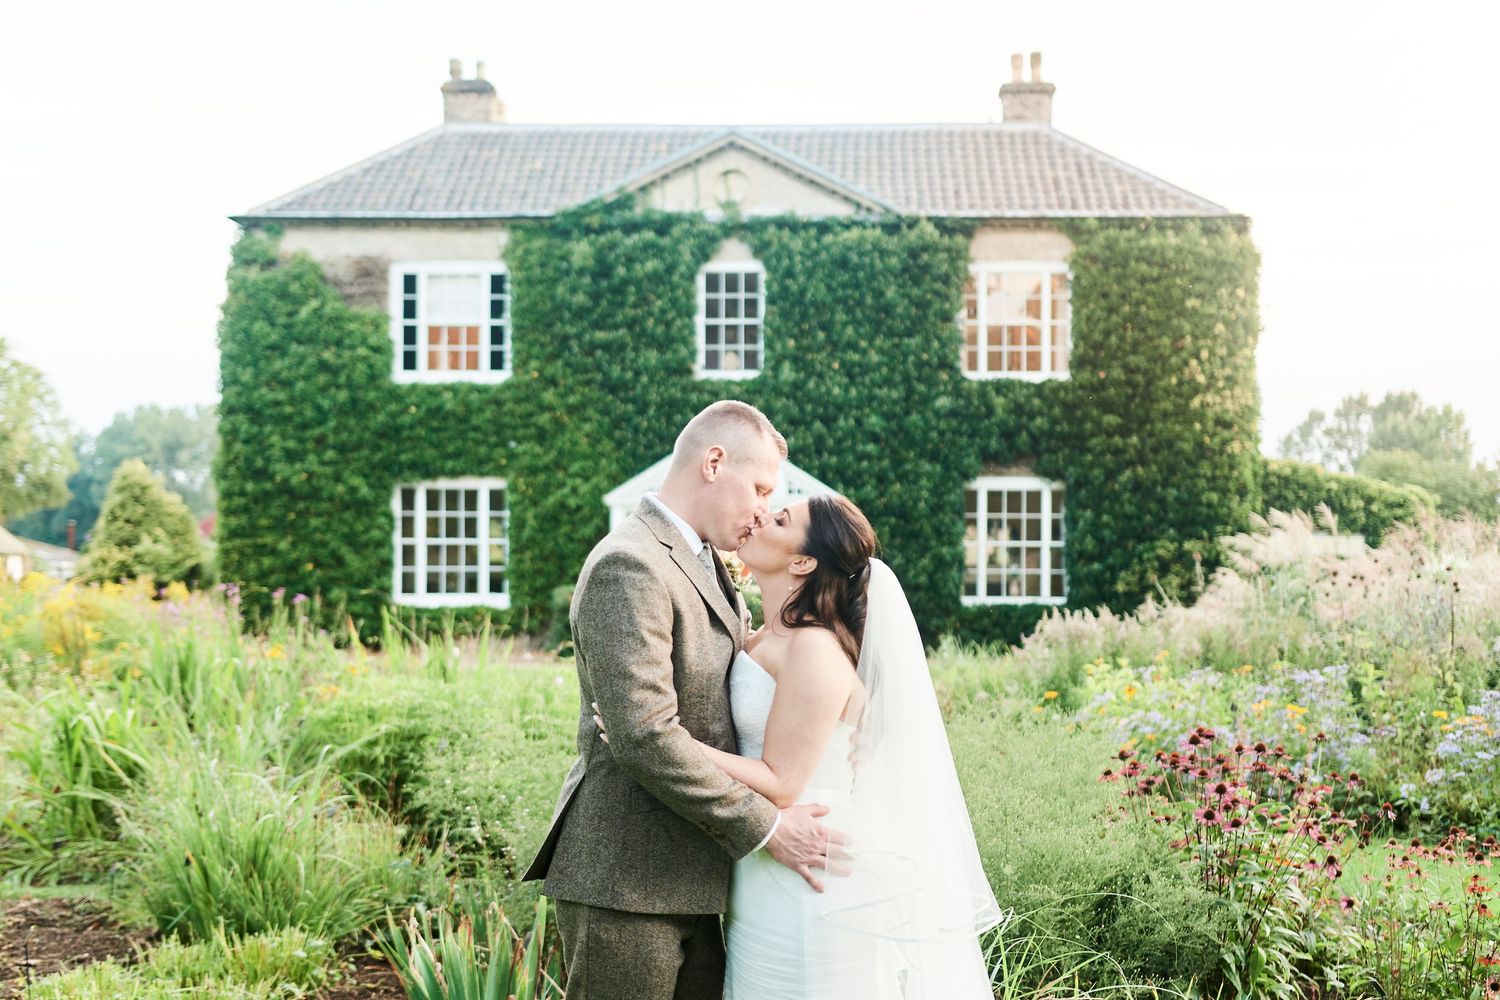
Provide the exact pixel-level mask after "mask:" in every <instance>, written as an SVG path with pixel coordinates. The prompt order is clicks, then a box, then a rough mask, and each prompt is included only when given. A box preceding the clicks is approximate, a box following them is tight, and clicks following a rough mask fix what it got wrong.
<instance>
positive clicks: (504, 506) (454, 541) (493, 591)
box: [391, 476, 510, 608]
mask: <svg viewBox="0 0 1500 1000" xmlns="http://www.w3.org/2000/svg"><path fill="white" fill-rule="evenodd" d="M391 510H392V512H393V513H394V514H395V515H396V534H395V559H394V560H392V562H393V564H394V569H393V573H392V577H393V579H392V581H391V594H392V598H393V600H394V601H395V603H397V604H411V605H416V606H418V607H428V608H437V607H449V606H454V605H468V604H484V605H488V606H490V607H494V608H508V607H510V581H509V578H508V576H507V572H506V570H507V568H508V566H509V564H510V506H509V504H508V502H507V499H506V489H505V480H504V479H494V478H484V477H477V476H468V477H462V478H457V479H429V480H425V481H423V482H418V483H401V484H398V485H397V486H396V489H395V492H394V493H393V494H392V496H391Z"/></svg>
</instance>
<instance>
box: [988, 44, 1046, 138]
mask: <svg viewBox="0 0 1500 1000" xmlns="http://www.w3.org/2000/svg"><path fill="white" fill-rule="evenodd" d="M1010 73H1011V81H1010V83H1007V84H1004V85H1002V86H1001V87H1000V107H1001V109H1002V111H1003V118H1002V120H1003V121H1006V122H1034V123H1036V124H1039V125H1049V126H1050V125H1051V124H1052V94H1053V92H1054V91H1056V90H1057V88H1056V87H1055V86H1053V85H1052V84H1050V83H1045V82H1043V81H1042V54H1041V53H1040V52H1033V53H1031V79H1030V80H1024V81H1023V80H1022V79H1021V54H1020V53H1019V52H1018V53H1016V54H1015V55H1013V56H1011V57H1010Z"/></svg>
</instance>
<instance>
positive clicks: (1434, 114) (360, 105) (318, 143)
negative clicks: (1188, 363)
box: [0, 0, 1500, 459]
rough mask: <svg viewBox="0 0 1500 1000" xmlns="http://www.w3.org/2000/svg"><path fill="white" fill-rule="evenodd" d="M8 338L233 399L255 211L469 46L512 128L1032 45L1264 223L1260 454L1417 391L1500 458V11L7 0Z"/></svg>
mask: <svg viewBox="0 0 1500 1000" xmlns="http://www.w3.org/2000/svg"><path fill="white" fill-rule="evenodd" d="M6 21H7V24H6V30H5V32H4V37H3V38H0V136H3V137H4V138H3V140H0V141H3V143H4V152H3V155H0V186H3V190H4V192H5V199H4V201H5V206H6V211H5V213H4V228H3V234H4V238H3V240H0V337H4V338H5V339H7V340H8V341H9V342H10V345H11V350H12V351H13V352H14V353H15V354H16V355H18V356H19V357H20V358H22V359H23V360H25V361H27V362H30V363H31V364H33V365H35V366H37V367H38V368H40V369H41V370H42V371H43V372H44V373H45V374H46V376H47V378H48V379H49V380H50V382H51V383H52V385H53V386H54V387H55V388H56V390H57V393H58V396H59V399H60V402H61V404H62V408H63V410H64V413H65V414H66V416H67V417H68V418H69V419H70V420H72V421H73V422H74V423H75V424H77V425H78V426H81V427H83V428H85V429H87V430H89V431H94V432H97V431H98V430H100V429H101V428H102V427H104V426H105V425H106V424H108V422H109V421H110V419H111V418H112V417H113V415H114V414H115V413H116V412H119V411H122V410H127V409H130V408H131V407H134V406H136V405H140V404H143V403H160V404H163V405H182V404H191V403H208V402H213V401H214V400H215V399H216V398H217V394H218V389H217V379H218V367H217V366H218V359H217V353H216V350H215V346H214V336H215V324H216V322H217V319H218V309H219V304H220V302H221V300H222V298H223V291H224V268H225V266H226V264H227V260H228V248H229V246H230V244H231V243H232V242H233V240H234V238H235V231H236V230H235V226H234V224H233V223H231V222H229V221H228V219H227V218H226V216H228V215H230V214H231V213H236V212H241V211H244V210H245V209H247V208H249V207H250V206H252V205H255V204H258V203H260V202H262V201H265V200H268V199H269V198H272V197H274V196H276V195H279V194H282V193H284V192H286V191H289V190H291V189H293V188H296V187H299V186H301V185H302V184H305V183H307V182H308V181H311V180H314V179H316V178H318V177H320V176H322V175H324V174H326V173H329V172H331V171H334V170H337V169H339V168H341V167H344V166H347V165H349V164H351V163H353V162H355V161H356V160H359V159H361V158H363V157H365V156H367V155H369V154H371V153H374V152H376V151H378V150H381V149H383V148H385V147H387V146H391V145H394V144H395V143H398V142H400V141H402V140H404V139H407V138H409V137H411V136H413V135H415V134H417V133H419V132H422V131H425V130H427V129H428V128H431V127H432V126H434V125H436V124H438V123H439V122H440V121H441V117H442V102H441V97H440V95H439V91H438V87H439V86H440V85H441V83H442V82H443V80H444V79H445V78H446V76H447V64H448V59H449V58H450V57H459V58H461V59H463V61H464V66H465V70H466V75H468V74H469V72H470V71H472V66H473V61H474V60H475V59H483V60H485V62H486V65H487V74H486V75H487V76H488V77H489V79H491V80H493V81H494V82H495V83H496V86H497V87H498V88H499V92H500V96H501V98H502V99H503V100H504V101H505V103H506V105H507V110H508V116H509V120H511V121H514V122H526V123H637V122H651V123H679V122H680V123H694V124H702V123H712V124H775V123H786V124H791V123H805V122H815V123H837V122H976V121H989V120H998V119H999V117H1000V102H999V98H998V97H997V96H996V90H997V88H998V87H999V85H1000V84H1001V83H1002V82H1004V81H1005V80H1006V79H1008V77H1009V62H1010V60H1009V57H1010V53H1012V52H1030V51H1032V50H1040V51H1041V52H1042V53H1043V76H1044V77H1045V78H1046V79H1048V80H1050V81H1052V82H1054V83H1056V84H1057V96H1056V98H1055V103H1054V109H1053V111H1054V113H1053V123H1054V125H1056V127H1057V128H1059V129H1060V130H1062V131H1063V132H1066V133H1068V134H1070V135H1072V136H1074V137H1076V138H1078V139H1081V140H1083V141H1084V142H1087V143H1089V144H1091V145H1094V146H1097V147H1099V148H1101V149H1103V150H1105V151H1106V152H1108V153H1111V154H1113V155H1115V156H1118V157H1120V158H1122V159H1124V160H1126V161H1128V162H1130V163H1132V164H1134V165H1136V166H1138V167H1140V168H1142V169H1144V170H1147V171H1150V172H1152V173H1155V174H1157V175H1159V176H1161V177H1163V178H1165V179H1167V180H1168V181H1171V182H1172V183H1174V184H1178V185H1180V186H1182V187H1185V188H1187V189H1188V190H1190V191H1193V192H1195V193H1197V194H1201V195H1203V196H1205V197H1207V198H1210V199H1212V200H1214V201H1217V202H1219V203H1221V204H1224V205H1227V206H1228V207H1229V208H1231V209H1232V210H1234V211H1237V212H1242V213H1244V214H1246V215H1248V216H1250V218H1251V220H1252V230H1251V232H1252V234H1253V236H1254V238H1255V241H1256V244H1257V245H1258V246H1259V248H1260V250H1261V254H1262V257H1263V267H1262V275H1261V315H1262V321H1263V325H1264V332H1263V333H1262V335H1261V341H1260V350H1259V371H1260V384H1261V390H1262V396H1263V431H1264V446H1265V450H1267V451H1268V452H1271V451H1273V450H1274V448H1275V445H1276V442H1277V440H1278V439H1279V438H1280V436H1281V435H1282V434H1284V433H1285V432H1286V431H1287V430H1289V429H1290V428H1291V427H1292V426H1294V425H1295V424H1296V423H1297V422H1298V421H1299V420H1300V419H1301V418H1302V417H1303V416H1304V415H1305V414H1306V412H1307V411H1308V410H1309V409H1310V408H1312V407H1315V406H1316V407H1323V408H1325V409H1326V408H1331V407H1332V406H1333V405H1334V404H1335V403H1337V401H1338V400H1339V399H1340V398H1342V397H1343V396H1344V395H1346V394H1349V393H1353V392H1359V391H1368V392H1370V393H1372V394H1374V395H1379V394H1381V393H1383V392H1385V391H1386V390H1390V389H1415V390H1416V391H1418V392H1419V393H1421V395H1422V396H1423V398H1424V399H1426V400H1428V401H1430V402H1434V403H1453V404H1454V405H1456V406H1458V407H1459V408H1460V409H1462V410H1463V411H1464V412H1465V413H1466V414H1467V416H1468V418H1469V423H1470V425H1471V427H1472V429H1473V432H1474V437H1475V440H1476V444H1477V445H1478V448H1479V453H1480V457H1487V458H1492V459H1493V458H1496V457H1500V391H1497V389H1496V386H1497V373H1500V318H1497V317H1500V311H1497V307H1496V301H1495V300H1496V296H1495V292H1496V290H1497V287H1500V282H1497V280H1496V265H1497V264H1500V251H1497V249H1496V241H1497V239H1500V199H1497V191H1500V165H1497V162H1496V153H1497V151H1500V142H1497V136H1496V132H1497V129H1496V125H1495V122H1496V120H1497V111H1496V98H1497V97H1500V85H1497V73H1500V70H1497V66H1500V60H1497V59H1496V58H1495V54H1494V45H1495V41H1496V39H1497V38H1500V4H1496V3H1490V2H1486V0H1474V2H1470V3H1457V2H1422V3H1415V2H1412V3H1400V4H1397V3H1384V2H1377V0H1359V2H1336V0H1316V2H1310V0H1299V2H1296V3H1286V2H1279V0H1276V2H1270V0H1255V2H1236V3H1227V2H1203V0H1191V2H1182V3H1176V2H1174V3H1166V2H1125V0H1112V2H1082V0H1078V2H1069V0H1030V2H1027V3H1018V2H1013V0H985V2H958V0H925V2H923V3H921V4H914V3H910V2H902V3H883V2H881V0H858V2H838V3H831V2H819V0H796V2H786V0H762V2H760V3H756V4H752V5H746V4H727V3H705V2H703V0H686V2H678V0H670V2H669V0H650V2H633V3H632V2H629V0H549V2H540V0H526V2H490V3H441V2H435V3H423V4H416V3H394V2H386V0H338V2H326V0H261V2H257V3H254V4H251V3H245V2H234V3H227V2H212V0H193V2H182V3H164V2H151V0H141V2H137V3H131V4H121V3H118V2H115V0H111V2H108V3H98V2H88V3H71V4H43V3H32V4H26V5H24V6H21V7H12V8H10V10H9V12H8V13H7V17H6Z"/></svg>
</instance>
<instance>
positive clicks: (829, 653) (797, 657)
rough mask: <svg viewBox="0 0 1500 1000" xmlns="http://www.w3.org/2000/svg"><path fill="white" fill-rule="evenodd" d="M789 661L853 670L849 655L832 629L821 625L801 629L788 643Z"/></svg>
mask: <svg viewBox="0 0 1500 1000" xmlns="http://www.w3.org/2000/svg"><path fill="white" fill-rule="evenodd" d="M787 659H788V660H791V661H792V662H795V663H803V662H812V663H819V664H829V665H831V666H839V667H843V668H845V669H853V667H854V664H853V663H852V662H851V661H850V660H849V654H847V653H845V652H844V647H843V645H842V644H841V643H840V642H839V637H838V636H837V635H836V634H835V633H834V631H833V629H831V628H824V627H822V626H819V625H813V626H809V627H807V628H799V629H797V630H796V631H795V632H793V633H792V636H791V639H790V640H789V641H788V642H787Z"/></svg>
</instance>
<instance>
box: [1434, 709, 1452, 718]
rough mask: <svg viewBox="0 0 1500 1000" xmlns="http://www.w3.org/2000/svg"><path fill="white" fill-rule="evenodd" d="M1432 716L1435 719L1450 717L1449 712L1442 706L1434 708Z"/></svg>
mask: <svg viewBox="0 0 1500 1000" xmlns="http://www.w3.org/2000/svg"><path fill="white" fill-rule="evenodd" d="M1432 717H1433V718H1434V719H1446V718H1447V717H1448V713H1447V712H1445V711H1443V710H1442V709H1441V708H1434V709H1433V710H1432Z"/></svg>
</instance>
